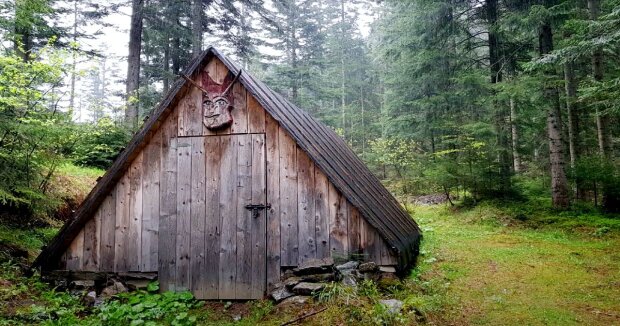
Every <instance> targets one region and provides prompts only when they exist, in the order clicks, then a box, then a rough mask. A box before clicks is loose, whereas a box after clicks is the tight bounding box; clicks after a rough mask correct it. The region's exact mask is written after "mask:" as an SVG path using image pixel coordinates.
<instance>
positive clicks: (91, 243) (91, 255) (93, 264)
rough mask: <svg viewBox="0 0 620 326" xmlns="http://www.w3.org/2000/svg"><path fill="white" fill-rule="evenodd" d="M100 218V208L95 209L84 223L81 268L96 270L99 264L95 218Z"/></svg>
mask: <svg viewBox="0 0 620 326" xmlns="http://www.w3.org/2000/svg"><path fill="white" fill-rule="evenodd" d="M100 219H101V208H99V209H98V210H97V212H96V213H95V216H93V217H92V218H91V219H90V220H88V222H86V224H85V225H84V245H83V251H82V257H83V259H82V270H85V271H96V270H97V269H98V265H99V262H98V260H99V257H98V256H97V242H98V241H99V240H98V238H99V237H98V236H97V235H98V233H97V220H100Z"/></svg>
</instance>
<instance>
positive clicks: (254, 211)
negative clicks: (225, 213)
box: [245, 204, 271, 218]
mask: <svg viewBox="0 0 620 326" xmlns="http://www.w3.org/2000/svg"><path fill="white" fill-rule="evenodd" d="M245 208H246V209H249V210H251V211H252V217H253V218H258V216H259V215H260V210H261V209H265V208H266V209H270V208H271V204H267V206H265V205H263V204H249V205H245Z"/></svg>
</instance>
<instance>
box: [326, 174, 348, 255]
mask: <svg viewBox="0 0 620 326" xmlns="http://www.w3.org/2000/svg"><path fill="white" fill-rule="evenodd" d="M343 206H344V207H343ZM347 215H348V214H347V205H346V199H344V198H343V197H342V195H341V194H340V192H339V191H338V190H337V189H336V187H334V185H333V184H330V185H329V231H330V232H329V245H330V251H331V255H332V256H334V257H343V256H346V255H347V254H348V252H347V250H348V243H347V242H348V241H347V240H348V239H347Z"/></svg>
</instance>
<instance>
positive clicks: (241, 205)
mask: <svg viewBox="0 0 620 326" xmlns="http://www.w3.org/2000/svg"><path fill="white" fill-rule="evenodd" d="M233 138H235V139H236V141H237V145H238V147H237V182H236V183H237V203H236V205H237V239H236V241H237V246H236V248H237V255H236V256H237V263H236V266H237V272H236V281H235V298H249V297H250V296H251V294H252V275H251V273H252V247H251V243H252V234H251V233H250V227H251V220H250V219H252V212H251V211H249V210H247V209H246V208H245V205H248V204H252V137H251V135H238V136H234V137H233Z"/></svg>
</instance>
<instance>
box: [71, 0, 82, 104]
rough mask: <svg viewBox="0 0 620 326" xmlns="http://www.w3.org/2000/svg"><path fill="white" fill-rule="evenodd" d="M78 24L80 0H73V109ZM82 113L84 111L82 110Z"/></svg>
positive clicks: (72, 102) (73, 101) (73, 102)
mask: <svg viewBox="0 0 620 326" xmlns="http://www.w3.org/2000/svg"><path fill="white" fill-rule="evenodd" d="M77 26H78V0H73V44H72V45H71V47H72V49H71V89H70V94H69V109H70V110H73V108H74V106H75V80H76V76H77V71H76V66H77V49H74V48H73V47H74V46H76V45H77ZM80 115H82V113H81V112H80Z"/></svg>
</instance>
